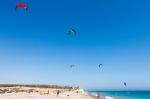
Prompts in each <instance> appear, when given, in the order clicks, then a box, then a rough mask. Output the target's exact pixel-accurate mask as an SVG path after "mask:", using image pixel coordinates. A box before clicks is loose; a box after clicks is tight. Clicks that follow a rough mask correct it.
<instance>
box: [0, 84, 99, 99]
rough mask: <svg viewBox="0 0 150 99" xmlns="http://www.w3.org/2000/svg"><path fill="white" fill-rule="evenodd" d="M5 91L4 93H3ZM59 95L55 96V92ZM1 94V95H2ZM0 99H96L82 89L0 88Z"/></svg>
mask: <svg viewBox="0 0 150 99" xmlns="http://www.w3.org/2000/svg"><path fill="white" fill-rule="evenodd" d="M4 91H5V92H4ZM58 91H59V94H58V95H57V92H58ZM2 92H3V93H2ZM0 99H98V98H96V97H94V96H92V95H91V94H89V93H88V92H86V91H84V90H83V89H80V88H79V89H74V88H71V89H70V88H69V89H68V88H60V89H59V88H41V87H40V88H39V87H24V86H21V87H0Z"/></svg>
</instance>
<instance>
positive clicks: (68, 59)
mask: <svg viewBox="0 0 150 99" xmlns="http://www.w3.org/2000/svg"><path fill="white" fill-rule="evenodd" d="M20 1H22V2H24V3H25V4H27V5H28V7H29V10H28V11H25V10H24V9H19V10H18V11H17V12H16V11H15V10H14V7H15V4H16V3H18V2H20ZM149 4H150V1H148V0H124V1H123V0H1V1H0V7H1V9H0V83H1V84H4V83H8V84H9V83H18V84H20V83H21V84H57V85H73V86H80V87H82V88H85V89H100V90H128V89H130V90H136V89H139V90H146V89H147V90H148V89H150V79H149V75H150V72H149V71H150V62H149V59H150V46H149V45H150V28H149V27H150V6H149ZM70 28H75V29H76V31H77V35H76V36H75V37H70V36H68V34H67V32H68V29H70ZM100 63H102V64H103V66H102V68H98V64H100ZM71 64H74V65H75V67H74V68H72V69H71V68H70V67H69V66H70V65H71ZM123 82H127V87H124V86H123Z"/></svg>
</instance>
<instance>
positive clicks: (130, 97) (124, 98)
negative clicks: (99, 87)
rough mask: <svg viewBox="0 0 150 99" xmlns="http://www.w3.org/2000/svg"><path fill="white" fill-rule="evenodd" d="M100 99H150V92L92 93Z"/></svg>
mask: <svg viewBox="0 0 150 99" xmlns="http://www.w3.org/2000/svg"><path fill="white" fill-rule="evenodd" d="M90 93H91V94H92V95H96V94H100V96H101V97H100V99H150V91H90Z"/></svg>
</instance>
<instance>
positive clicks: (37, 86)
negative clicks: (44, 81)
mask: <svg viewBox="0 0 150 99" xmlns="http://www.w3.org/2000/svg"><path fill="white" fill-rule="evenodd" d="M0 87H35V88H56V89H79V87H71V86H58V85H32V84H31V85H30V84H0Z"/></svg>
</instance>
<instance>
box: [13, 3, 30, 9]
mask: <svg viewBox="0 0 150 99" xmlns="http://www.w3.org/2000/svg"><path fill="white" fill-rule="evenodd" d="M18 8H24V9H26V10H27V9H28V6H27V5H26V4H24V3H18V4H16V10H17V9H18Z"/></svg>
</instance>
